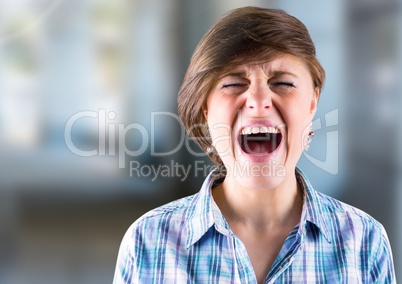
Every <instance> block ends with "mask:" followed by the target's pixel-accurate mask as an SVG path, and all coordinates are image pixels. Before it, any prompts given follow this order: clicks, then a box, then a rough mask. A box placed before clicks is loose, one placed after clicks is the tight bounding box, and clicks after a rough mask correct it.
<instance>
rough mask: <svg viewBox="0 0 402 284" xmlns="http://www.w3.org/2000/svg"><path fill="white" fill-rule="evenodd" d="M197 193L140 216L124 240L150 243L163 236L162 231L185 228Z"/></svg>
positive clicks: (171, 231)
mask: <svg viewBox="0 0 402 284" xmlns="http://www.w3.org/2000/svg"><path fill="white" fill-rule="evenodd" d="M196 197H197V194H195V195H191V196H187V197H183V198H180V199H178V200H175V201H172V202H169V203H167V204H165V205H162V206H159V207H157V208H155V209H152V210H150V211H148V212H147V213H145V214H144V215H142V216H141V217H139V218H138V219H137V220H136V221H134V223H132V224H131V226H130V227H129V228H128V230H127V231H126V233H125V235H124V240H123V242H126V243H131V244H133V240H137V242H138V240H141V242H142V241H143V242H144V243H143V244H145V243H150V244H151V242H152V241H155V240H156V239H158V238H160V237H161V233H163V232H169V234H172V233H174V232H176V233H177V232H178V231H179V230H181V229H182V228H183V224H184V222H185V219H186V218H187V216H188V214H189V212H191V211H192V207H193V203H194V199H195V198H196Z"/></svg>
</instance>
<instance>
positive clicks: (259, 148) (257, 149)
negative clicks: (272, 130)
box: [245, 141, 271, 154]
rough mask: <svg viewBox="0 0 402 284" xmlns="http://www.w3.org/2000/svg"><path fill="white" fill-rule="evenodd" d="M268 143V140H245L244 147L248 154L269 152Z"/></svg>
mask: <svg viewBox="0 0 402 284" xmlns="http://www.w3.org/2000/svg"><path fill="white" fill-rule="evenodd" d="M270 144H271V143H270V142H255V141H246V143H245V148H246V152H247V153H249V154H265V153H269V152H270V151H269V148H270V147H269V145H270Z"/></svg>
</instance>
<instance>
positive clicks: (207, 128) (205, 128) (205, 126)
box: [204, 122, 209, 132]
mask: <svg viewBox="0 0 402 284" xmlns="http://www.w3.org/2000/svg"><path fill="white" fill-rule="evenodd" d="M204 130H205V131H207V132H208V131H209V127H208V123H206V122H205V123H204Z"/></svg>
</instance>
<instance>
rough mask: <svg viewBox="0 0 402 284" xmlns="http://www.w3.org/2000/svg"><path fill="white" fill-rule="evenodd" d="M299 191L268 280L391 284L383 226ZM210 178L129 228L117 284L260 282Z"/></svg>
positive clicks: (348, 208) (343, 206) (302, 181)
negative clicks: (293, 222)
mask: <svg viewBox="0 0 402 284" xmlns="http://www.w3.org/2000/svg"><path fill="white" fill-rule="evenodd" d="M296 174H297V178H298V181H299V183H300V184H301V185H302V186H303V187H304V192H305V199H304V205H303V210H302V216H301V220H300V223H299V225H297V226H296V227H295V228H294V229H293V230H292V231H291V232H290V234H289V235H288V237H287V238H286V240H285V243H284V244H283V246H282V249H281V251H280V253H279V255H278V256H277V258H276V260H275V262H274V264H273V265H272V267H271V270H270V271H269V273H268V275H267V277H266V281H265V283H381V284H383V283H396V280H395V272H394V266H393V261H392V253H391V249H390V245H389V241H388V238H387V235H386V232H385V230H384V228H383V227H382V225H381V224H380V223H378V222H377V221H376V220H374V219H373V218H372V217H370V216H369V215H367V214H366V213H364V212H362V211H360V210H358V209H356V208H354V207H351V206H349V205H346V204H344V203H342V202H340V201H337V200H335V199H333V198H331V197H328V196H326V195H324V194H321V193H319V192H317V191H315V190H314V189H313V188H312V186H311V184H310V183H309V181H308V180H307V178H306V177H305V176H304V175H303V173H301V171H299V170H296ZM217 182H219V177H217V176H216V174H214V173H211V174H210V175H209V176H208V177H207V179H206V180H205V182H204V184H203V186H202V188H201V190H200V192H198V193H197V194H195V195H193V196H189V197H186V198H182V199H179V200H177V201H174V202H171V203H169V204H167V205H164V206H162V207H159V208H157V209H154V210H152V211H150V212H148V213H147V214H145V215H143V216H142V217H141V218H139V219H138V220H137V221H136V222H134V224H133V225H132V226H131V227H130V228H129V229H128V231H127V233H126V234H125V236H124V238H123V241H122V243H121V247H120V251H119V256H118V260H117V266H116V272H115V276H114V282H113V283H114V284H121V283H178V284H182V283H208V284H209V283H257V281H256V277H255V274H254V271H253V267H252V265H251V262H250V259H249V257H248V255H247V251H246V248H245V246H244V245H243V243H242V242H241V241H240V239H239V238H237V237H236V236H235V235H234V234H233V233H232V231H231V230H230V228H229V225H228V223H227V222H226V220H225V218H224V217H223V215H222V214H221V212H220V210H219V208H218V207H217V205H216V204H215V202H214V200H213V198H212V195H211V188H213V186H214V185H215V184H216V183H217Z"/></svg>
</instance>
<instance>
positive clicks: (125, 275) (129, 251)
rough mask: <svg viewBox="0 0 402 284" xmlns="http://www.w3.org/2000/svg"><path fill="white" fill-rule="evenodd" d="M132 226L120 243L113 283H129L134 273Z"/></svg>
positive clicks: (131, 281)
mask: <svg viewBox="0 0 402 284" xmlns="http://www.w3.org/2000/svg"><path fill="white" fill-rule="evenodd" d="M133 246H134V242H133V226H131V227H130V228H129V229H128V230H127V232H126V233H125V235H124V237H123V240H122V242H121V244H120V249H119V253H118V256H117V262H116V269H115V273H114V278H113V284H131V283H134V282H133V279H132V277H133V275H135V274H134V268H135V266H134V257H133V249H134V247H133Z"/></svg>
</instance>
